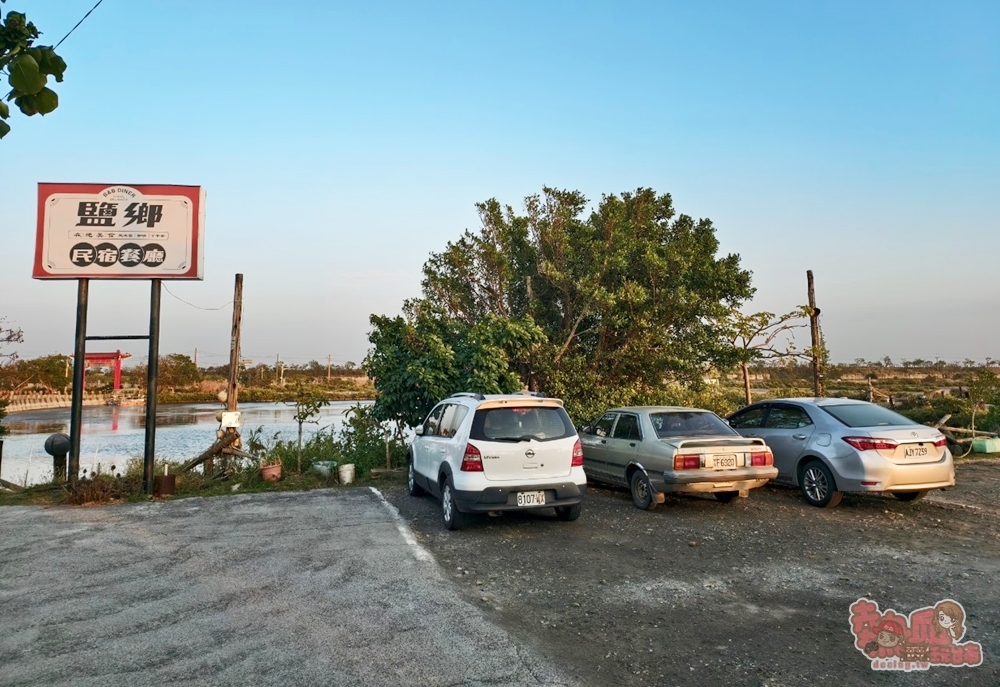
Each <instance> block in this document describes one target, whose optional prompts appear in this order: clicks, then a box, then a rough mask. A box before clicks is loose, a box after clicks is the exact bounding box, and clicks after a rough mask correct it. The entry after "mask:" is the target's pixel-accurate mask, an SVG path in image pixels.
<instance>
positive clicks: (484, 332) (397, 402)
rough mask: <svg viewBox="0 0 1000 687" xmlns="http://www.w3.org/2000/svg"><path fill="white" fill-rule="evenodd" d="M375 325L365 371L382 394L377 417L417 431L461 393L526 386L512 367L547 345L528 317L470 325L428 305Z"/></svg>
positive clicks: (506, 390)
mask: <svg viewBox="0 0 1000 687" xmlns="http://www.w3.org/2000/svg"><path fill="white" fill-rule="evenodd" d="M371 324H372V327H373V329H372V332H371V333H370V334H369V341H371V343H372V349H371V351H370V352H369V354H368V357H367V358H366V360H365V368H366V369H367V370H368V374H369V375H370V376H371V377H372V379H373V380H374V384H375V389H376V391H377V392H378V395H377V397H376V400H375V405H374V407H373V409H372V411H371V412H372V418H373V419H374V420H377V421H401V422H403V423H405V424H407V425H411V426H412V425H416V424H418V423H419V422H420V421H422V420H423V419H424V416H425V415H426V414H427V412H428V411H429V410H430V409H431V407H432V406H433V405H434V404H435V403H436V402H437V401H439V400H440V399H441V398H444V397H445V396H448V395H449V394H452V393H454V392H456V391H472V392H479V393H484V394H497V393H510V392H513V391H516V390H518V389H520V388H521V387H522V382H521V379H520V378H519V377H518V374H517V373H516V372H515V371H514V370H513V367H514V365H515V363H516V361H519V360H523V359H526V358H529V357H530V356H531V352H532V349H533V347H534V346H535V345H537V344H539V343H540V342H541V341H543V340H544V336H543V334H542V333H541V330H540V329H539V328H538V327H537V326H536V325H535V324H534V322H533V321H532V320H531V319H530V318H520V319H517V320H507V319H503V318H501V317H498V316H496V315H493V314H485V315H484V316H483V317H482V318H481V319H479V320H478V321H476V322H473V323H469V322H466V321H464V320H461V319H459V318H456V317H452V316H449V315H447V314H445V313H443V312H441V311H440V310H439V309H434V308H432V307H431V306H430V305H429V304H428V303H427V302H426V301H415V302H412V303H408V304H407V307H406V311H405V314H404V316H400V317H394V318H390V317H379V316H377V315H372V317H371Z"/></svg>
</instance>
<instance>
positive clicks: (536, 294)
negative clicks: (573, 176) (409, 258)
mask: <svg viewBox="0 0 1000 687" xmlns="http://www.w3.org/2000/svg"><path fill="white" fill-rule="evenodd" d="M477 207H478V210H479V215H480V219H481V227H480V229H479V230H478V231H475V232H472V231H466V232H465V233H464V235H463V236H462V237H461V238H459V239H458V240H457V241H455V242H452V243H449V244H447V246H446V247H445V249H444V250H443V251H442V252H440V253H432V254H431V256H430V259H429V260H428V261H427V263H426V264H425V266H424V279H423V284H422V285H423V298H422V299H420V300H419V301H418V302H417V304H416V305H413V304H411V305H410V307H409V309H408V311H409V314H408V315H407V316H405V317H404V318H403V322H402V323H400V322H398V321H396V326H402V325H403V324H408V325H413V326H414V330H413V331H412V332H410V333H409V334H408V335H407V336H404V337H400V336H397V337H396V338H395V339H394V342H393V343H392V344H391V346H389V348H384V347H385V346H387V345H388V344H389V342H388V341H387V340H386V336H385V332H384V331H383V329H384V328H385V327H386V326H387V325H388V324H389V323H390V321H389V320H386V319H385V318H373V319H372V325H373V327H374V330H373V332H372V336H371V341H372V344H373V346H374V349H373V351H372V355H371V356H370V361H371V360H381V359H384V358H394V359H397V360H398V361H399V365H402V366H404V367H407V368H410V369H411V370H413V371H414V372H416V371H419V370H421V369H422V365H421V363H419V362H418V361H419V360H420V356H419V355H417V351H420V350H424V349H426V348H427V347H428V346H431V345H432V342H431V340H430V339H428V338H426V337H424V336H422V335H421V332H422V331H426V330H429V329H433V327H431V326H430V325H428V324H424V325H423V326H422V327H420V326H417V325H418V324H419V323H420V320H419V318H418V317H414V314H415V313H424V314H423V315H422V316H423V317H426V318H429V319H430V320H431V321H433V322H435V323H436V324H435V325H434V326H436V327H441V328H443V329H444V330H457V331H467V330H468V331H471V330H472V329H473V328H475V327H477V326H478V327H480V328H482V327H483V326H486V327H487V328H490V327H492V326H495V325H497V324H499V323H512V322H520V323H524V326H527V327H530V328H532V329H536V330H537V335H536V336H535V337H534V338H533V339H532V341H533V343H532V344H531V345H530V346H527V347H523V346H522V347H521V348H520V349H519V350H518V351H517V352H516V354H514V352H513V351H512V350H510V349H505V356H504V357H503V358H495V359H496V360H503V361H504V362H506V364H507V365H508V372H510V373H511V374H513V375H516V378H517V380H518V382H519V383H520V384H523V385H524V386H527V387H529V388H531V389H532V390H539V391H543V392H545V393H547V394H549V395H555V396H559V397H561V398H563V399H565V400H566V402H567V407H568V408H569V409H570V412H571V413H573V414H575V415H576V417H577V418H578V419H585V418H587V417H588V416H590V415H593V414H594V413H596V412H598V411H599V410H600V408H601V407H602V406H603V405H605V404H610V403H636V402H657V401H662V400H666V399H664V388H665V387H664V383H665V382H667V381H686V382H692V383H697V382H698V381H699V380H700V379H701V377H702V375H703V373H704V371H705V369H706V368H707V367H708V366H711V365H719V366H731V365H733V364H735V363H736V362H737V360H738V357H737V355H736V351H735V349H734V348H733V346H732V344H731V342H729V341H727V340H726V339H727V337H726V331H727V330H726V318H727V317H728V316H729V314H730V313H731V312H732V311H733V310H734V309H736V308H738V307H739V306H740V304H742V303H744V302H745V301H746V300H747V299H749V298H750V296H751V295H752V294H753V288H752V287H751V285H750V273H749V272H747V271H746V270H743V269H742V268H741V267H740V261H739V256H737V255H726V256H724V257H719V256H718V255H717V253H718V248H719V244H718V239H717V238H716V235H715V229H714V227H713V226H712V223H711V221H710V220H708V219H700V220H695V219H694V218H692V217H690V216H688V215H684V214H677V213H676V212H675V210H674V207H673V202H672V200H671V197H670V195H668V194H657V193H655V192H654V191H653V190H652V189H648V188H640V189H638V190H636V191H634V192H629V193H622V194H620V195H606V196H604V197H603V198H602V199H601V201H600V203H599V204H598V205H597V207H596V208H595V209H593V210H592V211H588V201H587V199H586V198H585V197H584V196H583V194H581V193H579V192H576V191H565V190H559V189H554V188H544V189H543V191H542V193H541V194H540V195H533V196H529V197H528V198H527V199H526V200H525V203H524V211H523V212H522V213H518V212H515V211H514V209H513V208H512V207H511V206H509V205H501V204H500V203H499V202H498V201H497V200H495V199H493V200H489V201H486V202H484V203H480V204H479V205H478V206H477ZM484 323H485V324H484ZM459 340H461V339H460V338H454V337H448V336H444V337H440V342H441V344H443V345H444V346H445V348H446V349H447V348H448V347H449V346H451V345H452V343H453V342H455V341H459ZM479 340H480V339H479V338H475V341H477V342H478V341H479ZM500 340H503V337H500ZM434 345H436V344H434ZM502 347H503V346H501V348H502ZM385 369H386V368H385V367H384V366H372V365H369V373H370V374H371V375H372V376H373V378H374V380H375V385H376V389H377V390H378V391H379V394H380V398H381V397H382V394H383V389H384V387H385V385H386V380H384V379H382V378H381V377H380V373H384V371H385ZM425 374H426V373H425ZM435 374H436V375H438V376H433V375H432V377H433V378H434V379H435V380H436V384H435V385H433V386H431V385H427V384H425V383H424V381H423V380H422V379H421V378H420V377H419V375H418V374H411V375H410V378H408V383H409V384H411V386H412V388H413V389H414V391H413V393H414V394H415V396H414V397H413V401H414V407H413V408H412V409H411V410H409V411H408V412H407V414H408V415H409V416H411V417H412V416H415V415H416V414H418V413H417V409H418V408H419V409H420V411H421V412H426V410H427V409H428V408H429V404H430V403H433V401H434V400H437V399H438V398H440V392H442V391H449V392H450V391H457V390H460V389H461V390H470V391H474V390H477V389H474V388H470V387H468V385H466V386H463V385H462V384H463V383H464V382H467V380H465V379H462V378H461V377H455V376H448V374H447V369H446V368H445V369H444V370H441V369H438V371H437V372H436V373H435ZM397 381H398V380H397ZM418 397H419V400H417V399H418ZM389 398H393V397H392V396H390V397H389ZM376 408H379V412H381V413H383V414H385V415H390V414H391V413H392V412H396V413H397V414H400V415H401V414H402V413H400V410H401V409H400V408H396V407H392V406H391V403H390V402H388V401H386V402H385V403H384V404H383V406H381V407H380V406H379V404H378V402H377V403H376Z"/></svg>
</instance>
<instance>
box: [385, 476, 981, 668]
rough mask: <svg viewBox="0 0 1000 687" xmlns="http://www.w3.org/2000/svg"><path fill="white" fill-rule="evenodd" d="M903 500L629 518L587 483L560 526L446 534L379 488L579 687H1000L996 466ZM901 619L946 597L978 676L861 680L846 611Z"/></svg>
mask: <svg viewBox="0 0 1000 687" xmlns="http://www.w3.org/2000/svg"><path fill="white" fill-rule="evenodd" d="M958 482H959V486H958V487H957V488H955V489H952V490H948V491H947V492H935V493H934V494H932V495H931V496H929V497H928V498H927V499H925V500H923V501H918V502H915V503H902V502H900V501H898V500H896V499H895V498H892V497H889V496H882V495H847V496H845V498H844V501H843V503H842V504H841V505H840V506H839V507H837V508H833V509H817V508H814V507H811V506H809V505H807V504H806V503H805V501H804V500H803V499H802V497H801V495H800V494H799V493H798V492H797V491H795V490H792V489H786V488H782V487H770V486H765V487H763V488H761V489H757V490H754V491H752V492H751V493H750V496H749V498H740V499H737V500H736V501H734V502H733V503H731V504H727V505H724V504H721V503H719V502H717V501H715V500H714V499H712V498H705V497H682V496H676V497H671V496H668V497H667V501H666V503H665V504H663V505H662V506H660V507H659V508H658V509H656V510H653V511H649V512H644V511H640V510H637V509H636V508H635V507H634V506H633V505H632V501H631V497H630V496H629V494H628V492H627V491H624V490H617V489H607V488H600V487H595V486H594V485H591V489H590V491H589V493H588V495H587V497H586V500H585V502H584V508H583V515H582V516H581V517H580V519H579V520H577V521H576V522H572V523H565V522H560V521H557V520H556V519H555V517H554V515H552V514H551V511H536V512H534V513H529V512H514V513H504V514H503V515H501V516H500V517H488V516H482V517H477V518H475V519H474V520H473V521H472V522H471V523H470V524H469V525H468V526H467V527H466V528H465V529H463V530H460V531H457V532H448V531H446V530H445V529H444V527H443V525H442V524H441V518H440V513H439V507H438V503H437V501H435V500H434V499H433V498H431V497H429V496H423V497H420V498H413V497H410V496H409V495H407V494H406V491H405V487H404V485H403V484H402V483H399V484H392V485H389V486H386V487H384V488H383V490H384V491H385V493H386V497H387V498H388V499H389V500H390V501H391V502H393V503H394V504H395V505H396V506H397V507H398V508H399V511H400V513H401V514H402V516H403V517H404V519H405V520H406V521H407V523H408V524H409V525H410V527H411V528H412V529H413V530H414V531H415V532H416V536H417V538H418V540H419V541H420V542H421V543H422V544H423V545H424V546H425V547H426V548H427V549H428V550H429V551H430V552H431V553H433V555H434V556H435V558H436V559H437V561H438V563H439V564H440V565H441V567H442V568H443V569H444V571H445V573H446V574H447V575H448V576H449V577H450V578H451V580H452V581H453V582H454V583H455V586H456V589H457V591H458V592H459V593H460V594H461V595H462V596H463V597H464V598H465V599H467V600H468V601H469V602H470V603H473V604H476V605H478V606H479V607H480V608H481V609H482V610H483V613H484V614H485V616H486V617H487V618H489V619H490V620H492V621H493V622H495V623H497V624H498V625H500V626H502V627H503V628H505V629H506V630H508V631H509V632H510V633H511V634H512V635H513V636H514V637H515V638H516V639H517V640H518V641H520V642H524V643H526V644H529V645H531V646H532V647H533V648H534V649H535V650H536V651H538V652H540V654H541V655H542V656H543V657H545V658H546V659H548V660H549V661H550V662H552V663H553V664H555V665H556V666H558V667H559V668H560V669H561V670H562V671H563V672H564V673H565V674H567V675H568V676H569V679H570V681H571V682H572V683H573V684H575V685H684V686H688V687H690V686H691V685H705V686H708V685H768V686H770V687H777V686H780V685H836V686H838V687H840V686H841V685H948V684H960V683H961V684H964V685H982V686H984V687H986V686H989V687H995V686H996V685H998V684H1000V661H998V659H1000V622H998V617H1000V588H998V586H997V585H996V580H997V578H998V573H1000V461H997V460H995V459H994V460H980V461H976V462H973V463H964V464H961V465H960V466H959V468H958ZM860 597H866V598H869V599H872V600H875V601H877V602H878V603H879V604H880V606H881V608H882V609H883V610H884V609H886V608H893V609H895V610H897V611H899V612H901V613H908V612H910V611H912V610H914V609H917V608H921V607H926V606H933V605H935V604H936V603H937V602H938V601H940V600H943V599H946V598H951V599H955V600H957V601H959V602H961V603H962V604H963V606H964V608H965V610H966V612H967V616H968V617H967V619H966V626H967V632H966V637H965V639H966V640H973V641H976V642H979V643H981V645H982V651H983V656H984V658H983V663H982V665H980V666H978V667H975V668H970V667H965V668H949V667H943V666H938V667H931V668H930V669H929V670H927V671H916V672H910V673H903V672H886V671H873V670H872V668H871V665H870V662H869V660H868V659H867V658H866V657H865V656H864V655H863V654H862V653H861V652H860V651H858V650H857V649H856V648H854V646H853V641H854V638H853V636H852V635H851V631H850V624H849V606H850V605H851V604H852V603H853V602H854V601H856V600H857V599H859V598H860Z"/></svg>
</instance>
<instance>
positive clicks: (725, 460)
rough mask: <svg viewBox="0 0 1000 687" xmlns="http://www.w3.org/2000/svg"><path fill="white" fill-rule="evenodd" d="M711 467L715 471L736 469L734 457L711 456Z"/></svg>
mask: <svg viewBox="0 0 1000 687" xmlns="http://www.w3.org/2000/svg"><path fill="white" fill-rule="evenodd" d="M712 466H713V467H715V469H716V470H731V469H733V468H735V467H736V456H733V455H725V456H712Z"/></svg>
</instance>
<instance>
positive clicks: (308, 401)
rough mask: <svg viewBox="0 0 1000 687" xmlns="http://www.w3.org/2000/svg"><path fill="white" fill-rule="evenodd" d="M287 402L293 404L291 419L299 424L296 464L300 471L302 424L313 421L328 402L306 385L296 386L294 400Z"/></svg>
mask: <svg viewBox="0 0 1000 687" xmlns="http://www.w3.org/2000/svg"><path fill="white" fill-rule="evenodd" d="M287 403H288V404H289V405H293V406H295V414H294V415H293V416H292V419H293V420H295V423H296V424H297V425H298V426H299V437H298V444H297V449H296V466H297V467H298V471H299V472H302V425H304V424H305V423H307V422H311V423H315V422H316V420H315V419H314V418H316V417H317V416H318V415H319V413H320V411H321V410H322V409H323V407H324V406H327V405H329V404H330V402H329V401H328V400H327V399H326V398H325V397H323V396H320V395H319V394H317V393H316V392H315V390H313V389H311V388H309V387H306V386H298V387H296V390H295V400H293V401H289V402H287Z"/></svg>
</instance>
